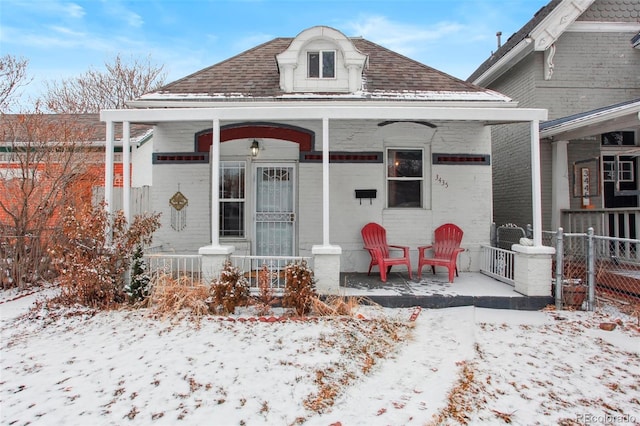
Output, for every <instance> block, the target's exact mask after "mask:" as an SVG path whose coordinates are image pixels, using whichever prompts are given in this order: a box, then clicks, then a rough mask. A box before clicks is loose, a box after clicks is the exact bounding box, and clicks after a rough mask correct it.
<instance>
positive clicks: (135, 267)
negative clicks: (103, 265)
mask: <svg viewBox="0 0 640 426" xmlns="http://www.w3.org/2000/svg"><path fill="white" fill-rule="evenodd" d="M143 255H144V253H143V250H142V246H141V245H139V246H137V247H136V249H135V251H134V252H133V256H132V258H131V259H132V264H131V277H130V280H129V284H127V285H126V286H125V288H124V292H125V293H126V294H127V296H128V297H129V302H131V303H137V302H142V301H144V300H145V299H146V298H147V297H149V291H150V288H149V287H150V283H151V278H150V277H149V274H148V273H147V264H146V263H145V261H144V258H143Z"/></svg>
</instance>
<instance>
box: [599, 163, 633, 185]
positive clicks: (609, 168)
mask: <svg viewBox="0 0 640 426" xmlns="http://www.w3.org/2000/svg"><path fill="white" fill-rule="evenodd" d="M633 165H634V164H633V160H618V182H634V181H635V176H634V173H633ZM615 169H616V160H603V161H602V170H603V175H604V176H603V180H604V181H605V182H615V181H616V179H615V176H614V172H615ZM625 176H627V177H625Z"/></svg>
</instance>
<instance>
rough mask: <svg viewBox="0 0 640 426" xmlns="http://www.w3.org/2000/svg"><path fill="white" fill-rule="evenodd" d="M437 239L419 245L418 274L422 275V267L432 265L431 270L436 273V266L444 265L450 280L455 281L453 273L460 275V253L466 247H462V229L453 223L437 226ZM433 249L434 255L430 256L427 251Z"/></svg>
mask: <svg viewBox="0 0 640 426" xmlns="http://www.w3.org/2000/svg"><path fill="white" fill-rule="evenodd" d="M434 234H435V239H434V242H433V244H431V245H429V246H421V247H418V276H419V277H421V276H422V267H423V266H425V265H431V270H432V272H433V273H434V274H435V273H436V266H444V267H446V268H447V269H448V270H449V282H450V283H452V282H453V273H454V272H455V274H456V277H457V276H458V266H457V265H456V264H457V261H458V254H459V253H460V252H463V251H464V249H463V248H460V243H461V242H462V235H463V232H462V229H460V228H459V227H458V226H457V225H454V224H453V223H445V224H444V225H441V226H439V227H438V228H436V230H435V232H434ZM427 250H431V251H432V256H430V257H428V256H427V255H426V254H425V252H426V251H427Z"/></svg>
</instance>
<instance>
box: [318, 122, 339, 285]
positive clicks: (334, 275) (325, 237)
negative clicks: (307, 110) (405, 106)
mask: <svg viewBox="0 0 640 426" xmlns="http://www.w3.org/2000/svg"><path fill="white" fill-rule="evenodd" d="M329 198H330V187H329V119H328V118H327V117H324V118H323V119H322V245H314V246H313V247H312V248H311V253H312V254H313V273H314V276H315V278H316V289H317V291H318V293H320V294H337V293H338V291H339V288H340V256H341V255H342V248H341V247H340V246H332V245H331V243H330V242H329V236H330V227H329V215H330V208H329Z"/></svg>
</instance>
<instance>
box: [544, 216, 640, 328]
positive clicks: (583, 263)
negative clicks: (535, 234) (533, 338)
mask: <svg viewBox="0 0 640 426" xmlns="http://www.w3.org/2000/svg"><path fill="white" fill-rule="evenodd" d="M543 244H545V245H548V246H551V247H555V249H556V257H555V260H554V262H553V277H554V279H553V283H552V291H553V294H554V296H555V299H556V307H558V308H565V309H566V308H570V309H571V308H573V309H587V310H597V311H602V312H604V313H607V314H610V315H619V314H625V315H630V316H632V317H635V318H637V319H638V320H640V240H635V239H628V238H615V237H603V236H596V235H594V234H593V228H589V230H588V232H587V233H566V234H565V233H563V231H562V228H560V229H559V230H558V231H556V232H544V233H543Z"/></svg>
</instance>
